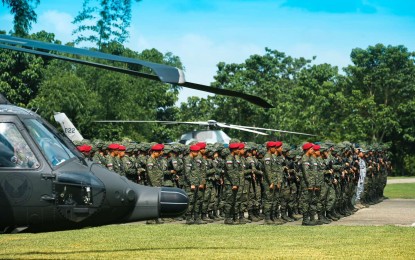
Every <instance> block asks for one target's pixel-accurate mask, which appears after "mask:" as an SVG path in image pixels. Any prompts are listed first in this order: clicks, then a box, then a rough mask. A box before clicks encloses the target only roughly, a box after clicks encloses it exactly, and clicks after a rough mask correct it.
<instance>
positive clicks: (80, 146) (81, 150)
mask: <svg viewBox="0 0 415 260" xmlns="http://www.w3.org/2000/svg"><path fill="white" fill-rule="evenodd" d="M76 149H78V151H80V152H83V151H84V146H83V145H78V146H77V147H76Z"/></svg>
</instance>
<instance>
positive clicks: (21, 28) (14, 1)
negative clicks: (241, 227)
mask: <svg viewBox="0 0 415 260" xmlns="http://www.w3.org/2000/svg"><path fill="white" fill-rule="evenodd" d="M2 2H3V5H6V6H7V7H9V8H10V12H11V14H13V15H14V19H13V29H14V34H15V35H16V36H26V35H28V33H29V30H30V29H31V28H32V22H36V19H37V15H36V13H35V11H34V9H35V8H36V6H37V5H38V4H39V2H40V0H2Z"/></svg>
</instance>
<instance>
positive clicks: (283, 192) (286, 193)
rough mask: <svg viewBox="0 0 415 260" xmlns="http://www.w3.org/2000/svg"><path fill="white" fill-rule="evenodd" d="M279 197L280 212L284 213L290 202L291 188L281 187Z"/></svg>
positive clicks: (287, 186)
mask: <svg viewBox="0 0 415 260" xmlns="http://www.w3.org/2000/svg"><path fill="white" fill-rule="evenodd" d="M279 195H280V196H279V197H280V205H281V212H285V211H286V210H287V209H288V205H289V204H290V201H291V200H292V197H291V188H290V186H289V185H288V183H287V184H286V185H282V186H281V189H280V191H279Z"/></svg>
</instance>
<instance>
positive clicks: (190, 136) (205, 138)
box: [179, 130, 231, 145]
mask: <svg viewBox="0 0 415 260" xmlns="http://www.w3.org/2000/svg"><path fill="white" fill-rule="evenodd" d="M230 140H231V138H230V137H229V136H228V135H227V134H226V133H225V132H223V131H222V130H198V131H191V132H187V133H184V134H183V135H182V136H181V137H180V141H179V142H180V143H183V144H189V143H190V142H191V141H198V142H206V143H208V144H214V143H222V144H226V145H227V144H229V141H230Z"/></svg>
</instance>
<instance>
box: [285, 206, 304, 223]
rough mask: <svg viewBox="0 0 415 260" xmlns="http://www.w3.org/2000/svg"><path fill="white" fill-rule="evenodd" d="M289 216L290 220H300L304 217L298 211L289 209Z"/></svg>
mask: <svg viewBox="0 0 415 260" xmlns="http://www.w3.org/2000/svg"><path fill="white" fill-rule="evenodd" d="M288 214H289V215H288V216H290V218H292V219H294V220H296V221H297V220H300V219H301V218H302V217H303V215H301V214H300V213H298V210H293V209H291V208H290V209H288Z"/></svg>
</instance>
